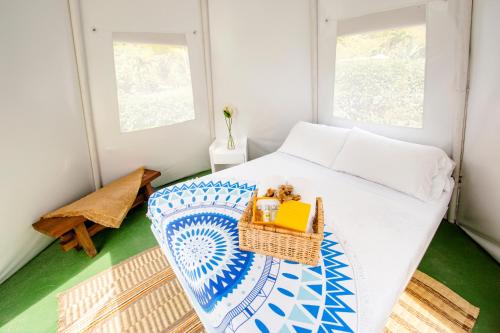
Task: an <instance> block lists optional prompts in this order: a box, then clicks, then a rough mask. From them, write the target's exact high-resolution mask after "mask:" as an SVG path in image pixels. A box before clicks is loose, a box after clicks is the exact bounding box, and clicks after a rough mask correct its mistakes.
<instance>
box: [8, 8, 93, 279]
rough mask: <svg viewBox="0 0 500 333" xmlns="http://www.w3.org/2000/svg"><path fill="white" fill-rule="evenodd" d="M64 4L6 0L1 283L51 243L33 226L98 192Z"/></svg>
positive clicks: (66, 10) (67, 16)
mask: <svg viewBox="0 0 500 333" xmlns="http://www.w3.org/2000/svg"><path fill="white" fill-rule="evenodd" d="M72 43H73V42H72V36H71V30H70V21H69V15H68V7H67V1H65V0H44V1H29V0H16V1H11V0H0V45H1V52H0V73H1V74H0V152H1V169H0V173H1V186H2V189H1V191H0V230H1V231H0V253H1V254H2V255H1V256H0V283H1V282H2V281H4V280H5V279H6V278H7V277H9V276H10V275H11V274H12V273H14V272H15V271H16V270H17V269H19V268H20V267H21V266H22V265H24V264H25V263H26V262H27V261H29V260H30V259H31V258H32V257H33V256H35V255H36V254H37V253H38V252H39V251H40V250H42V249H43V248H44V247H45V246H47V244H49V243H50V242H51V239H50V238H49V237H46V236H43V235H41V234H40V233H38V232H36V231H34V230H33V229H32V227H31V224H32V223H33V222H35V221H36V220H37V219H38V218H39V217H40V215H41V214H43V213H45V212H47V211H50V210H51V209H54V208H57V207H58V206H60V205H62V204H65V203H67V202H68V201H71V200H74V199H76V198H78V197H79V196H81V195H83V194H85V193H88V192H89V191H91V189H92V187H93V185H92V184H93V182H92V178H91V173H90V160H89V153H88V147H87V144H86V137H85V131H84V122H83V118H82V111H81V100H80V95H79V88H78V81H77V74H76V65H75V60H74V51H73V44H72Z"/></svg>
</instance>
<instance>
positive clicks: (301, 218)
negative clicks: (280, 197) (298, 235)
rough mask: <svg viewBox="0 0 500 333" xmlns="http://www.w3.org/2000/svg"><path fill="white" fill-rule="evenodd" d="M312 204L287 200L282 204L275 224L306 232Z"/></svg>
mask: <svg viewBox="0 0 500 333" xmlns="http://www.w3.org/2000/svg"><path fill="white" fill-rule="evenodd" d="M310 211H311V205H310V204H307V203H304V202H299V201H287V202H284V203H282V204H281V206H280V208H279V209H278V213H277V214H276V220H275V221H274V224H275V225H277V226H280V227H282V228H287V229H291V230H295V231H300V232H306V229H307V223H308V222H309V221H308V220H309V212H310Z"/></svg>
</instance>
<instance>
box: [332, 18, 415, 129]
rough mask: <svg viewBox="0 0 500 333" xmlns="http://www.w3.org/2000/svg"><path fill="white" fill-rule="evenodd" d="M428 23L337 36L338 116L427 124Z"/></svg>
mask: <svg viewBox="0 0 500 333" xmlns="http://www.w3.org/2000/svg"><path fill="white" fill-rule="evenodd" d="M424 78H425V24H419V25H414V26H407V27H398V28H391V29H385V30H377V31H369V32H362V33H354V34H346V35H341V36H339V37H338V38H337V51H336V65H335V86H334V103H333V104H334V110H333V115H334V117H337V118H342V119H348V120H353V121H359V122H366V123H374V124H382V125H393V126H403V127H412V128H422V127H423V102H424Z"/></svg>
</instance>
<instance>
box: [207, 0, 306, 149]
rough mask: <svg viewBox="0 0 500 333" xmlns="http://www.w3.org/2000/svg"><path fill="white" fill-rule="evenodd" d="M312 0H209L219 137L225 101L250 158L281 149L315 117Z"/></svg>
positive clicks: (215, 107)
mask: <svg viewBox="0 0 500 333" xmlns="http://www.w3.org/2000/svg"><path fill="white" fill-rule="evenodd" d="M312 4H313V2H312V1H308V0H273V1H269V0H252V1H248V0H217V1H209V21H210V24H209V25H210V42H211V55H212V75H213V94H214V112H215V129H216V136H217V137H218V138H223V137H225V136H226V128H225V123H224V119H223V117H222V108H223V106H224V105H227V104H229V105H233V106H234V107H236V108H237V114H236V117H235V120H234V134H235V135H236V136H242V135H247V136H248V137H249V138H250V139H249V142H248V144H249V153H250V158H255V157H258V156H261V155H263V154H266V153H269V152H271V151H274V150H276V149H277V148H278V147H279V145H281V143H282V142H283V140H284V138H285V137H286V135H287V133H288V131H289V130H290V128H291V127H292V126H293V125H294V124H295V123H296V122H297V121H299V120H305V121H311V120H312V119H313V110H312V81H311V73H312V72H311V67H312V56H311V52H312V48H311V46H312V36H313V31H312V22H311V13H312V10H315V9H314V8H313V6H312Z"/></svg>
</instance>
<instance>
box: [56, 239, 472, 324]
mask: <svg viewBox="0 0 500 333" xmlns="http://www.w3.org/2000/svg"><path fill="white" fill-rule="evenodd" d="M478 314H479V308H477V307H475V306H473V305H471V304H470V303H469V302H467V301H466V300H464V299H463V298H461V297H460V296H458V295H457V294H455V293H454V292H453V291H451V290H450V289H448V288H447V287H445V286H444V285H443V284H441V283H439V282H437V281H436V280H434V279H432V278H431V277H429V276H427V275H425V274H424V273H422V272H419V271H417V272H415V274H414V276H413V278H412V279H411V281H410V283H409V284H408V287H407V289H406V290H405V292H404V293H403V294H402V295H401V297H400V299H399V301H398V303H397V304H396V306H395V307H394V309H393V312H392V315H391V317H390V319H389V321H388V322H387V324H386V327H385V330H384V331H385V332H470V331H471V330H472V327H473V326H474V323H475V321H476V318H477V316H478ZM203 331H204V330H203V326H202V324H201V322H200V321H199V319H198V317H197V316H196V313H195V312H194V310H193V309H192V307H191V305H190V303H189V301H188V299H187V297H186V295H185V294H184V292H183V291H182V287H181V286H180V284H179V281H178V280H177V279H176V277H175V274H174V272H173V271H172V269H171V268H170V266H169V265H168V263H167V261H166V259H165V257H164V255H163V253H162V252H161V250H160V248H159V247H155V248H152V249H149V250H147V251H144V252H142V253H140V254H138V255H136V256H134V257H131V258H129V259H127V260H125V261H123V262H121V263H120V264H118V265H115V266H113V267H112V268H110V269H108V270H106V271H104V272H102V273H100V274H98V275H96V276H94V277H92V278H90V279H88V280H86V281H84V282H82V283H80V284H79V285H77V286H75V287H73V288H71V289H69V290H67V291H65V292H63V293H62V294H60V295H59V321H58V332H179V333H180V332H183V333H184V332H186V333H197V332H203Z"/></svg>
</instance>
